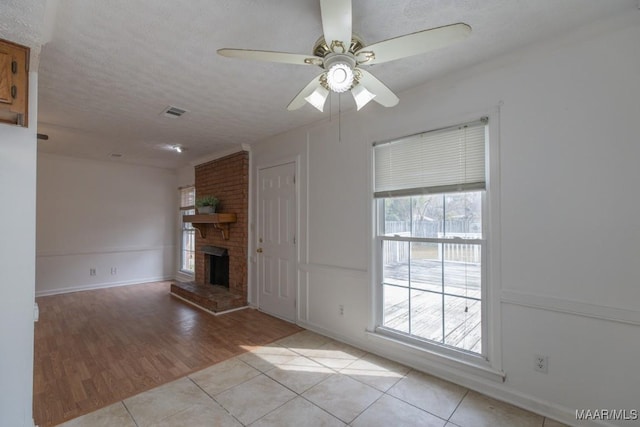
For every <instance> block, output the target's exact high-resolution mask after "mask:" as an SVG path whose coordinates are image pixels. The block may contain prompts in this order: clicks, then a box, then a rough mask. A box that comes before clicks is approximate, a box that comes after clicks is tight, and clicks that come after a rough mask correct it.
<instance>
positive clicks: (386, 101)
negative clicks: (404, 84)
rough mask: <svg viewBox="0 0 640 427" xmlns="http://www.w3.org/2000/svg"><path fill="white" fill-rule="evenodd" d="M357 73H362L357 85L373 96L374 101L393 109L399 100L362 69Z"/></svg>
mask: <svg viewBox="0 0 640 427" xmlns="http://www.w3.org/2000/svg"><path fill="white" fill-rule="evenodd" d="M358 71H360V73H362V75H361V77H360V81H359V84H361V85H363V86H364V87H365V88H366V89H367V90H368V91H369V92H371V93H372V94H374V95H375V97H374V98H373V100H374V101H376V102H377V103H378V104H380V105H383V106H385V107H393V106H395V105H397V104H398V102H399V101H400V99H398V97H397V96H396V94H395V93H393V92H391V89H389V88H388V87H387V86H385V84H384V83H382V82H381V81H380V80H378V79H377V78H375V77H374V76H373V75H372V74H371V73H369V72H368V71H365V70H363V69H362V68H358Z"/></svg>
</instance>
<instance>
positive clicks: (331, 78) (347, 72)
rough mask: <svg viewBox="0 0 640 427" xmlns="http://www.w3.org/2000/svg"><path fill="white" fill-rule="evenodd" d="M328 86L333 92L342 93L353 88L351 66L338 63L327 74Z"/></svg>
mask: <svg viewBox="0 0 640 427" xmlns="http://www.w3.org/2000/svg"><path fill="white" fill-rule="evenodd" d="M327 84H328V85H329V89H331V90H332V91H333V92H337V93H342V92H346V91H348V90H349V89H351V86H353V70H352V69H351V67H350V66H349V64H347V63H344V62H338V63H337V64H333V65H332V66H331V68H329V71H328V72H327Z"/></svg>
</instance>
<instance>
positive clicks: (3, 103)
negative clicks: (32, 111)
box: [0, 40, 29, 127]
mask: <svg viewBox="0 0 640 427" xmlns="http://www.w3.org/2000/svg"><path fill="white" fill-rule="evenodd" d="M28 118H29V48H28V47H25V46H20V45H19V44H15V43H12V42H9V41H6V40H0V122H3V123H11V124H14V125H18V126H24V127H27V125H28Z"/></svg>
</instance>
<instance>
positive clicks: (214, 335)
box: [33, 282, 302, 427]
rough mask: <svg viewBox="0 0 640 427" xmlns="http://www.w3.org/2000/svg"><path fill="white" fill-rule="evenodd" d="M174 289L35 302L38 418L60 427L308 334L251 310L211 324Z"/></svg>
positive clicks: (138, 288)
mask: <svg viewBox="0 0 640 427" xmlns="http://www.w3.org/2000/svg"><path fill="white" fill-rule="evenodd" d="M169 285H170V283H169V282H157V283H147V284H140V285H133V286H124V287H118V288H109V289H100V290H94V291H83V292H75V293H70V294H62V295H54V296H47V297H39V298H37V302H38V305H39V307H40V320H39V321H38V322H37V323H36V327H35V358H34V359H35V360H34V399H33V401H34V402H33V406H34V408H33V409H34V411H33V413H34V418H35V421H36V424H38V425H39V426H40V427H47V426H52V425H56V424H58V423H61V422H63V421H65V420H68V419H71V418H75V417H78V416H80V415H83V414H87V413H89V412H92V411H95V410H96V409H99V408H102V407H105V406H107V405H111V404H113V403H114V402H118V401H121V400H123V399H125V398H128V397H131V396H133V395H136V394H138V393H140V392H142V391H145V390H149V389H151V388H154V387H157V386H158V385H161V384H165V383H167V382H170V381H173V380H175V379H178V378H181V377H184V376H185V375H188V374H191V373H193V372H195V371H198V370H201V369H203V368H205V367H207V366H210V365H213V364H215V363H218V362H220V361H222V360H225V359H228V358H230V357H233V356H236V355H238V354H241V353H243V352H246V351H248V350H251V349H252V348H254V347H255V346H260V345H265V344H268V343H270V342H273V341H275V340H277V339H281V338H283V337H286V336H288V335H291V334H293V333H295V332H299V331H301V330H302V329H301V328H299V327H298V326H296V325H293V324H291V323H287V322H284V321H282V320H279V319H276V318H274V317H271V316H268V315H266V314H264V313H261V312H259V311H257V310H253V309H244V310H239V311H235V312H231V313H227V314H223V315H220V316H213V315H211V314H209V313H207V312H204V311H202V310H199V309H197V308H195V307H193V306H191V305H189V304H187V303H185V302H183V301H181V300H179V299H177V298H174V297H172V296H170V295H169Z"/></svg>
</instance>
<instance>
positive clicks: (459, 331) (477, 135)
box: [374, 119, 487, 355]
mask: <svg viewBox="0 0 640 427" xmlns="http://www.w3.org/2000/svg"><path fill="white" fill-rule="evenodd" d="M486 122H487V121H486V119H483V120H480V121H478V122H474V123H469V124H465V125H461V126H456V127H453V128H447V129H441V130H438V131H433V132H425V133H423V134H419V135H413V136H410V137H407V138H402V139H399V140H395V141H390V142H385V143H379V144H376V145H374V159H375V164H374V168H375V185H374V187H375V197H376V216H377V223H378V226H377V236H376V240H377V243H378V244H377V246H376V251H377V252H376V257H377V259H378V265H379V268H378V277H379V280H378V281H377V283H378V286H379V287H378V289H377V295H378V296H379V298H378V299H379V301H380V304H379V308H378V316H377V319H378V325H377V326H378V330H379V331H380V332H382V333H387V334H392V335H394V336H396V337H399V338H401V339H406V340H409V341H411V342H412V343H417V344H420V343H423V344H424V345H427V346H429V345H432V346H433V345H435V346H439V347H440V348H444V347H446V348H450V349H455V350H459V351H463V352H466V353H469V354H476V355H484V354H485V351H486V350H485V347H486V344H485V343H486V322H485V321H484V320H483V319H484V318H485V314H484V312H485V306H486V304H485V297H484V295H485V290H484V286H485V283H484V282H485V277H486V274H485V270H486V269H485V265H486V259H485V257H486V250H485V248H486V233H485V231H484V230H485V228H486V227H485V225H484V215H483V211H484V205H485V200H486V186H485V141H486Z"/></svg>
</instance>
